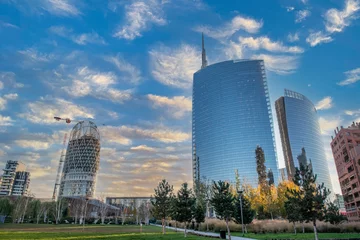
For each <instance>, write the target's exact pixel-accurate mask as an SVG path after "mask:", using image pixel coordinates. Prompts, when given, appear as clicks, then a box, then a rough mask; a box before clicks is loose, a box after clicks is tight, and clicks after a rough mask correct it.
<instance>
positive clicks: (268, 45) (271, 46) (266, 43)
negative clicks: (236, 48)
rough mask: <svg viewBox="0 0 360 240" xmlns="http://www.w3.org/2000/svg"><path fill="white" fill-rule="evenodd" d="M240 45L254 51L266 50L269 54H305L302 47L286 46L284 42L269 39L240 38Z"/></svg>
mask: <svg viewBox="0 0 360 240" xmlns="http://www.w3.org/2000/svg"><path fill="white" fill-rule="evenodd" d="M239 43H240V45H241V46H242V47H247V48H250V49H252V50H259V49H265V50H267V51H269V52H284V53H303V52H304V49H302V48H300V47H296V46H295V47H288V46H284V45H283V43H282V42H273V41H271V39H270V38H268V37H258V38H253V37H239Z"/></svg>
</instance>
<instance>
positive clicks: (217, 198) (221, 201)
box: [210, 180, 234, 240]
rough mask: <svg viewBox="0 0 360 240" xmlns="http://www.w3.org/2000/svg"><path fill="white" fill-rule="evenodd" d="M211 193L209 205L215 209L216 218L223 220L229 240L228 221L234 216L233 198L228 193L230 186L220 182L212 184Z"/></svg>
mask: <svg viewBox="0 0 360 240" xmlns="http://www.w3.org/2000/svg"><path fill="white" fill-rule="evenodd" d="M212 192H213V196H212V198H211V201H210V202H211V205H212V206H213V207H214V209H215V212H216V216H217V217H218V218H219V219H221V220H225V223H226V228H227V232H228V236H229V239H230V240H231V235H230V228H229V221H230V220H231V219H232V217H233V215H234V196H233V195H232V193H231V191H230V185H229V183H226V182H223V181H221V180H220V181H218V182H213V187H212Z"/></svg>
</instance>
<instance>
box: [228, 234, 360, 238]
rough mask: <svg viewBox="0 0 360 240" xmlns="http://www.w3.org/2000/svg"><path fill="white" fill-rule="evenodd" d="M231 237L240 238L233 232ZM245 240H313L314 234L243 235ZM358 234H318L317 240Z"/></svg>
mask: <svg viewBox="0 0 360 240" xmlns="http://www.w3.org/2000/svg"><path fill="white" fill-rule="evenodd" d="M231 235H232V236H241V235H242V234H241V233H239V232H234V233H232V234H231ZM245 237H247V238H254V239H314V238H315V237H314V233H298V234H297V235H295V234H293V233H265V234H254V233H248V234H245ZM359 238H360V235H359V233H319V239H359Z"/></svg>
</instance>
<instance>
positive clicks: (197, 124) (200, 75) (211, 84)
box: [192, 42, 279, 186]
mask: <svg viewBox="0 0 360 240" xmlns="http://www.w3.org/2000/svg"><path fill="white" fill-rule="evenodd" d="M202 60H203V61H202V66H201V69H200V70H199V71H197V72H196V73H194V79H193V98H192V110H193V111H192V155H193V181H194V183H196V181H199V180H202V178H206V179H208V180H214V181H218V180H223V181H229V182H235V170H238V173H239V175H240V177H241V178H242V180H243V179H244V180H245V181H246V182H247V183H249V184H251V185H252V186H257V185H258V176H257V171H256V167H257V166H256V161H255V160H254V159H255V152H254V149H255V148H256V146H258V145H260V146H261V147H262V149H263V150H264V154H265V159H266V161H265V166H266V168H271V169H272V170H273V175H274V181H275V184H277V183H278V181H279V173H278V166H277V156H276V151H275V149H276V147H275V138H274V132H273V121H272V113H271V102H270V96H269V89H268V85H267V80H266V73H265V65H264V61H263V60H231V61H224V62H219V63H215V64H211V65H207V61H206V55H205V48H204V42H203V54H202Z"/></svg>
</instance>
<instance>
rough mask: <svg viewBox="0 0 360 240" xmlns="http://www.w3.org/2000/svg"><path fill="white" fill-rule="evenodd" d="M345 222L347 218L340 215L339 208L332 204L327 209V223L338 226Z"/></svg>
mask: <svg viewBox="0 0 360 240" xmlns="http://www.w3.org/2000/svg"><path fill="white" fill-rule="evenodd" d="M345 220H347V218H346V217H345V216H343V215H341V214H340V213H339V208H338V207H337V206H336V205H335V204H334V203H332V202H330V203H329V204H328V206H327V208H326V212H325V221H326V222H329V223H331V224H335V225H337V224H339V223H341V222H342V221H345Z"/></svg>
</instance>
